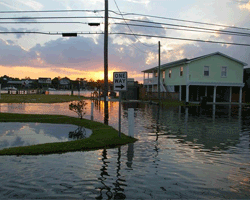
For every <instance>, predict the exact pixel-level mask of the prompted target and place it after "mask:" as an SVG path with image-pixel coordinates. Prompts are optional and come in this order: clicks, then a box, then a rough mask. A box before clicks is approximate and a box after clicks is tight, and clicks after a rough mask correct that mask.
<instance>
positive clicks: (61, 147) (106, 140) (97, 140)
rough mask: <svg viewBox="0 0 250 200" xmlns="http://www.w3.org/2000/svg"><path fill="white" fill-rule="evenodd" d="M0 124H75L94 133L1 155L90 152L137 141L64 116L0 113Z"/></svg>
mask: <svg viewBox="0 0 250 200" xmlns="http://www.w3.org/2000/svg"><path fill="white" fill-rule="evenodd" d="M0 122H38V123H54V124H74V125H77V126H84V127H85V128H88V129H91V130H92V131H93V133H92V135H91V136H90V137H89V138H86V139H82V140H76V141H69V142H57V143H46V144H38V145H32V146H24V147H11V148H8V149H2V150H0V155H39V154H54V153H66V152H74V151H89V150H97V149H103V148H114V147H118V146H121V145H125V144H128V143H133V142H135V141H137V139H135V138H132V137H129V136H126V135H125V134H123V133H121V138H119V136H118V131H117V130H115V129H114V128H112V127H110V126H108V125H105V124H102V123H99V122H95V121H90V120H87V119H78V118H74V117H68V116H63V115H34V114H12V113H0Z"/></svg>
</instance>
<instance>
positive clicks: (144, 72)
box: [143, 72, 145, 84]
mask: <svg viewBox="0 0 250 200" xmlns="http://www.w3.org/2000/svg"><path fill="white" fill-rule="evenodd" d="M143 83H144V84H145V72H143Z"/></svg>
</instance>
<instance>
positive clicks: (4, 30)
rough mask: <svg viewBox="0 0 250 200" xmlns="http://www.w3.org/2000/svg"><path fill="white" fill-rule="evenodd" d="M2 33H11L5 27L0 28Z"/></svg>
mask: <svg viewBox="0 0 250 200" xmlns="http://www.w3.org/2000/svg"><path fill="white" fill-rule="evenodd" d="M0 31H3V32H8V31H9V29H7V28H5V27H2V26H0Z"/></svg>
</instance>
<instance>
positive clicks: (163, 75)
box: [162, 71, 165, 79]
mask: <svg viewBox="0 0 250 200" xmlns="http://www.w3.org/2000/svg"><path fill="white" fill-rule="evenodd" d="M162 78H163V79H164V78H165V71H163V72H162Z"/></svg>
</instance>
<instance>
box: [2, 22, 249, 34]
mask: <svg viewBox="0 0 250 200" xmlns="http://www.w3.org/2000/svg"><path fill="white" fill-rule="evenodd" d="M0 23H1V22H0ZM114 24H117V25H126V24H124V23H114ZM128 25H130V26H139V27H146V28H160V29H165V30H168V29H172V30H181V31H193V32H202V33H219V34H226V35H236V36H247V37H250V33H241V32H230V31H229V32H228V31H223V30H214V31H202V30H193V29H184V28H172V27H162V26H149V25H141V24H128Z"/></svg>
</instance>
